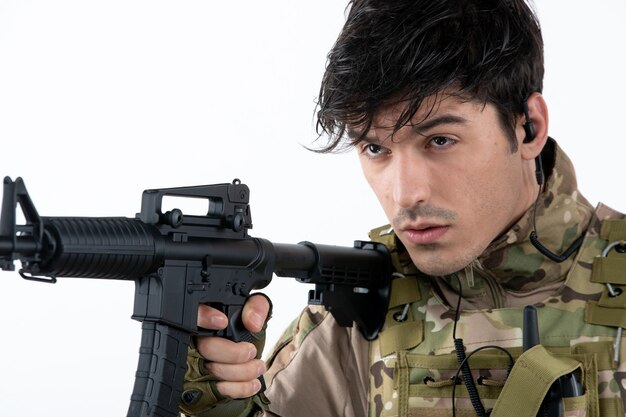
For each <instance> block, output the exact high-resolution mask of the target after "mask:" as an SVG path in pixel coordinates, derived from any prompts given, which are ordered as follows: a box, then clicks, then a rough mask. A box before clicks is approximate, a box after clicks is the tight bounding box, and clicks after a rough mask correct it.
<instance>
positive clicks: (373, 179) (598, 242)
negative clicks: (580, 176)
mask: <svg viewBox="0 0 626 417" xmlns="http://www.w3.org/2000/svg"><path fill="white" fill-rule="evenodd" d="M542 84H543V44H542V38H541V32H540V28H539V24H538V22H537V19H536V17H535V16H534V14H533V13H532V11H531V10H530V8H529V7H528V5H527V4H526V3H525V2H524V1H523V0H511V1H504V0H492V1H488V0H483V1H481V0H474V1H452V0H446V1H417V2H416V1H415V0H398V1H389V2H381V1H375V0H355V1H353V2H352V3H351V8H350V12H349V14H348V17H347V21H346V24H345V26H344V28H343V30H342V32H341V34H340V36H339V38H338V40H337V42H336V44H335V45H334V47H333V49H332V51H331V52H330V54H329V56H328V65H327V69H326V73H325V76H324V79H323V81H322V87H321V90H320V101H319V112H318V126H319V128H320V129H321V130H322V132H323V133H325V134H326V135H327V136H328V138H329V142H328V143H327V144H326V145H325V146H324V147H323V149H322V151H325V152H330V151H334V150H337V149H341V148H343V147H345V146H348V147H351V148H354V149H355V150H356V151H357V152H358V154H359V158H360V161H361V165H362V168H363V172H364V175H365V177H366V179H367V181H368V183H369V184H370V186H371V187H372V189H373V191H374V193H375V194H376V196H377V197H378V199H379V201H380V204H381V205H382V207H383V209H384V211H385V213H386V215H387V217H388V219H389V222H390V225H387V226H384V227H382V228H378V229H374V230H373V231H372V233H371V238H372V239H373V240H377V241H381V242H383V243H385V244H386V245H387V246H388V247H389V249H390V251H391V253H392V258H393V261H394V266H395V268H396V271H397V274H396V275H397V278H396V279H395V280H394V283H393V287H392V299H391V304H390V311H389V314H388V317H387V321H386V325H385V329H384V330H383V331H382V333H381V335H380V337H379V338H378V339H377V340H375V341H373V342H367V341H366V340H365V339H364V338H363V337H361V335H360V334H359V333H358V331H357V330H356V329H344V328H340V327H339V326H337V324H336V323H335V322H334V321H333V319H332V317H331V316H329V315H328V314H326V313H325V312H323V311H321V310H318V309H315V308H308V309H306V310H305V312H304V313H303V314H302V316H301V317H300V318H299V319H298V320H297V321H296V322H295V323H294V325H293V327H292V328H291V329H289V330H288V331H287V332H286V334H285V337H284V338H283V339H282V340H281V341H280V342H279V343H278V345H277V346H276V348H275V350H274V352H273V353H272V355H271V356H270V358H269V360H268V365H269V368H268V369H267V370H266V365H264V363H263V362H262V361H260V360H259V359H258V358H259V357H260V351H259V349H258V348H259V347H260V346H261V344H259V343H257V346H254V345H252V344H249V343H239V344H235V343H233V342H231V341H228V340H224V339H218V338H200V339H198V340H197V341H196V349H194V350H193V351H192V353H191V355H190V361H189V364H190V371H189V373H188V382H187V385H186V390H187V391H186V393H187V394H188V395H187V396H186V397H185V396H183V397H184V398H183V406H182V409H183V410H184V412H185V413H188V414H193V415H198V416H230V415H254V413H256V412H259V413H261V411H259V410H262V409H264V410H266V411H264V413H266V415H281V416H290V417H291V416H310V415H323V416H365V415H371V416H411V415H414V416H416V415H429V416H444V415H445V416H448V415H466V416H467V415H479V416H482V415H487V414H488V411H486V410H490V409H493V410H494V411H493V413H494V415H513V414H515V415H525V414H523V412H524V411H528V410H530V411H529V414H528V415H535V414H536V413H537V410H538V409H539V408H540V407H543V410H544V411H545V412H546V413H548V414H550V413H556V414H550V415H577V416H578V415H581V416H582V415H603V416H604V415H607V416H618V415H619V416H622V415H624V404H623V400H622V398H623V397H624V395H623V393H622V390H623V389H624V386H625V385H623V384H622V382H623V381H622V378H623V375H624V374H623V372H624V370H625V367H624V366H623V365H622V361H621V360H620V358H621V357H623V356H624V354H625V353H626V352H623V349H624V345H623V343H622V342H621V339H620V337H619V334H621V333H618V332H617V330H616V329H617V328H620V325H623V324H622V322H621V318H620V317H622V315H621V313H622V310H623V309H624V308H626V305H622V304H623V302H622V301H619V299H620V294H621V292H620V291H621V287H620V286H619V285H617V284H620V282H619V280H618V281H611V279H616V278H607V277H606V274H603V273H602V272H598V271H599V268H596V267H595V266H594V271H593V272H592V271H591V269H592V268H591V264H592V263H593V262H594V261H593V260H594V258H596V257H597V256H598V255H601V254H602V255H609V257H612V258H610V259H614V258H613V257H614V256H617V257H619V254H617V255H615V253H616V252H617V251H604V252H603V249H604V248H607V243H608V241H607V240H606V239H607V238H609V236H612V237H614V238H615V240H617V241H618V242H619V240H620V239H624V238H623V237H621V234H620V232H615V233H614V234H612V235H611V234H610V233H609V232H610V230H609V229H611V227H610V226H607V227H605V228H604V229H603V235H602V236H600V237H599V236H598V234H599V231H600V220H605V222H604V224H605V225H611V224H613V223H610V222H608V221H606V220H610V219H620V218H622V217H623V216H622V215H620V214H619V213H616V212H614V211H612V210H610V209H608V208H606V207H604V206H600V207H598V208H597V209H596V210H594V208H593V207H591V206H590V204H589V203H588V202H587V201H586V200H585V199H584V197H582V196H581V195H580V194H579V193H578V190H577V189H576V180H575V176H574V172H573V168H572V166H571V164H570V162H569V160H568V158H567V157H566V156H565V154H564V153H563V151H562V150H561V149H560V148H559V147H558V145H556V143H555V142H554V140H552V139H551V138H549V136H548V127H549V118H548V108H547V105H546V102H545V100H544V99H543V97H542V95H541V91H542ZM603 227H604V226H603ZM605 229H606V230H607V232H606V233H604V230H605ZM617 229H619V227H618V226H616V227H614V229H613V230H614V231H615V230H617ZM616 236H617V237H616ZM615 247H616V248H619V247H621V244H617V245H616V246H615ZM609 248H610V247H609ZM609 252H611V253H609ZM596 272H597V274H596ZM605 284H607V285H606V286H605ZM605 287H606V288H605ZM625 297H626V296H625ZM607 300H608V301H607ZM527 305H535V306H536V307H537V310H538V314H539V327H540V328H539V339H540V340H539V342H540V343H541V344H542V345H545V346H547V347H548V348H549V349H545V350H541V349H542V348H543V347H542V346H539V347H536V348H534V349H531V348H532V346H525V347H524V350H525V351H524V352H522V345H523V344H526V342H527V341H528V338H526V339H524V330H523V329H522V320H521V319H522V311H523V307H524V306H527ZM268 311H269V303H268V302H267V301H266V299H265V298H264V297H261V296H254V297H251V298H250V300H249V302H248V303H247V304H246V308H245V311H244V323H245V324H246V326H247V327H248V329H249V330H250V331H252V332H261V330H262V328H263V325H264V322H265V318H266V316H267V315H268ZM199 325H200V326H202V327H207V328H223V327H225V325H226V317H224V316H223V315H221V313H218V312H217V311H215V310H212V309H210V308H208V307H206V308H202V309H201V310H200V313H199ZM531 330H532V329H531ZM531 330H528V329H525V331H526V334H527V335H528V334H529V332H530V331H531ZM487 348H489V349H490V351H489V350H487ZM540 348H541V349H540ZM474 352H476V356H475V357H474V360H472V359H470V360H469V361H468V360H467V359H466V358H467V357H468V356H473V355H474ZM494 352H495V353H494ZM538 352H539V353H538ZM509 358H510V359H509ZM514 359H515V360H516V363H517V364H524V365H519V366H516V367H513V369H511V367H512V365H513V360H514ZM529 363H531V364H532V365H528V364H529ZM467 364H469V367H468V366H467ZM520 368H528V369H531V370H532V371H533V372H534V373H531V374H530V375H531V377H530V379H527V380H524V378H523V377H520V376H519V375H520V374H521V373H523V372H524V370H523V369H522V370H520ZM461 371H462V372H461ZM261 375H265V379H266V380H267V382H268V388H267V390H266V391H265V393H264V394H258V395H255V394H257V393H259V391H260V390H261V383H260V381H259V380H258V379H257V378H258V377H259V376H261ZM458 375H462V378H459V377H458ZM532 375H534V376H532ZM545 375H548V376H546V377H545V378H544V376H545ZM520 381H521V382H520ZM554 381H559V384H560V385H559V388H558V389H557V390H556V391H554V389H555V388H554V387H555V385H554V384H553V383H554ZM564 381H570V382H571V385H570V386H569V387H565V385H567V383H566V382H564ZM505 382H506V385H505ZM548 392H551V393H553V395H552V397H558V398H557V399H556V400H555V401H553V402H551V401H549V399H550V398H552V397H550V396H549V395H548V394H547V393H548ZM563 397H564V398H563ZM511 398H514V399H515V400H517V401H518V402H517V403H513V402H511V401H513V400H511ZM520 398H523V400H524V402H523V403H522V405H523V407H522V409H521V410H520V409H519V408H516V409H514V410H512V409H510V408H507V407H510V406H511V404H517V406H518V407H519V404H520V402H519V399H520ZM544 398H548V400H545V401H544ZM268 399H269V402H268V401H267V400H268ZM216 404H217V405H216ZM555 410H556V411H555ZM507 413H508V414H507Z"/></svg>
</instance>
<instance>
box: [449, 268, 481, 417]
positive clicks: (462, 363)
mask: <svg viewBox="0 0 626 417" xmlns="http://www.w3.org/2000/svg"><path fill="white" fill-rule="evenodd" d="M454 276H455V278H456V279H457V282H458V284H459V298H458V300H457V306H456V313H455V317H454V327H453V329H452V339H453V340H454V352H455V353H456V360H457V362H458V363H459V371H461V370H462V371H463V382H465V388H467V392H468V394H469V397H470V401H471V403H472V407H474V410H475V411H476V414H477V415H478V417H486V413H485V407H484V406H483V404H482V402H481V401H480V396H479V395H478V389H477V388H476V385H475V384H474V379H473V378H472V372H471V370H470V367H469V363H468V362H467V357H466V355H465V347H464V346H463V339H458V338H457V337H456V325H457V323H458V321H459V314H460V310H461V298H462V297H463V291H462V286H461V279H460V278H459V276H458V275H457V274H454ZM457 377H458V372H457V376H456V377H455V379H454V381H453V382H454V385H453V387H456V378H457ZM452 392H453V393H454V389H453V391H452ZM452 402H453V404H454V395H453V396H452ZM452 414H453V416H454V415H455V410H454V407H452Z"/></svg>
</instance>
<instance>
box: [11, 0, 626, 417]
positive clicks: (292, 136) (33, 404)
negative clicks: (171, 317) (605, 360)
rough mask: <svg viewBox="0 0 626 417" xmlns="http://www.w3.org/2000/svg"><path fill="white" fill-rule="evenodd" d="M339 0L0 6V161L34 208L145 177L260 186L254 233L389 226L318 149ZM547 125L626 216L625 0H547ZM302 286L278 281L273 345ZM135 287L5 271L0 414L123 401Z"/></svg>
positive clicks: (95, 206)
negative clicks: (34, 278) (49, 280)
mask: <svg viewBox="0 0 626 417" xmlns="http://www.w3.org/2000/svg"><path fill="white" fill-rule="evenodd" d="M344 7H345V3H344V1H338V0H316V1H308V2H304V1H299V2H295V1H288V0H270V1H264V2H259V1H252V0H242V1H238V2H226V1H223V2H218V1H206V0H205V1H179V2H174V1H169V2H166V1H160V0H150V1H139V0H123V1H122V0H107V1H101V0H93V1H79V0H75V1H70V0H57V1H54V2H50V1H44V0H0V146H1V148H0V154H1V155H2V156H1V158H2V159H1V162H0V175H3V176H4V175H9V176H11V177H16V176H22V177H23V178H24V179H25V180H26V185H27V187H28V190H29V191H30V194H31V197H32V199H33V201H34V202H35V205H36V207H37V209H38V211H39V213H40V214H41V215H43V216H126V217H133V216H134V214H135V213H136V212H137V211H139V208H140V198H141V192H142V191H143V190H144V189H146V188H160V187H174V186H187V185H199V184H212V183H221V182H229V181H231V180H232V179H233V178H235V177H236V178H241V180H242V181H243V182H244V183H246V184H248V186H249V187H250V188H251V191H252V193H251V194H252V197H251V205H252V214H253V221H254V229H253V230H252V231H251V234H252V235H253V236H256V237H264V238H267V239H270V240H271V241H273V242H283V243H297V242H299V241H301V240H310V241H313V242H319V243H329V244H337V245H351V244H352V241H353V240H354V239H366V238H367V236H366V231H367V230H369V228H370V227H373V226H377V225H380V224H383V223H384V222H385V219H384V216H383V214H382V211H381V210H380V209H379V207H378V205H377V203H376V201H375V199H374V197H373V195H372V194H371V192H370V191H369V190H368V189H367V185H366V184H365V182H364V180H363V179H362V178H361V175H360V172H359V167H358V163H357V161H356V157H355V155H353V154H344V155H317V154H314V153H312V152H309V151H307V150H305V149H304V148H303V147H302V145H308V144H311V142H312V141H313V140H314V139H315V137H316V135H315V132H314V110H315V98H316V95H317V92H318V88H319V82H320V80H321V76H322V73H323V69H324V64H325V57H326V53H327V52H328V50H329V49H330V48H331V46H332V43H333V42H334V40H335V38H336V35H337V33H338V32H339V30H340V28H341V26H342V24H343V19H344ZM537 7H538V11H539V16H540V20H541V22H542V25H543V28H544V35H545V43H546V48H545V53H546V80H545V90H544V93H545V97H546V100H547V101H548V104H549V106H550V110H551V135H552V136H554V137H555V138H557V140H559V142H560V143H561V145H562V146H563V148H564V149H565V150H566V151H567V152H568V153H569V155H570V156H571V158H572V159H573V160H574V162H575V164H576V166H577V171H578V175H579V183H580V186H581V189H582V190H583V192H584V194H585V195H586V196H587V197H588V199H589V200H590V201H591V202H592V203H594V204H595V203H596V202H598V201H600V200H602V201H604V202H606V203H608V204H609V205H611V206H613V207H615V208H618V209H621V210H626V193H625V192H624V188H625V187H624V186H623V181H622V180H623V174H622V169H621V168H622V165H623V161H624V160H625V159H626V147H625V145H624V141H626V135H625V134H624V128H623V126H624V118H625V116H626V115H625V113H626V106H624V104H623V102H624V99H625V97H626V83H625V81H624V74H626V48H625V46H624V42H625V39H626V26H625V25H624V24H623V21H624V18H625V17H626V1H625V0H613V1H609V0H604V1H600V2H593V6H591V3H590V2H589V1H582V0H576V1H567V2H566V1H546V0H540V2H539V5H538V6H537ZM307 290H308V288H307V286H304V285H302V284H297V283H295V282H294V281H293V280H290V279H285V278H275V279H274V281H273V282H272V284H271V286H270V287H269V288H268V289H267V292H268V293H269V294H270V296H271V297H272V298H273V300H274V303H275V314H274V316H275V317H274V319H273V321H272V323H271V324H272V326H271V331H270V334H269V344H272V343H273V342H274V341H275V340H276V338H277V337H278V335H279V333H280V332H281V330H282V329H283V328H284V327H285V326H286V325H287V323H288V322H289V321H290V320H291V319H292V318H293V317H294V316H295V315H296V314H297V312H298V311H299V310H300V309H301V308H302V307H303V305H304V304H305V302H306V292H307ZM133 292H134V284H133V283H132V282H121V281H98V280H81V279H60V280H59V283H57V284H56V285H54V286H51V285H46V284H38V283H33V282H27V281H24V280H22V279H21V278H20V277H19V276H18V275H17V274H16V273H9V272H4V273H0V329H1V331H2V333H1V334H0V415H1V416H2V417H12V416H18V415H19V416H43V415H47V416H81V417H82V416H85V415H88V416H91V417H96V416H107V417H110V416H122V415H126V410H127V407H128V400H129V396H130V393H131V390H132V384H133V381H134V372H135V369H136V361H137V350H138V346H139V337H140V323H138V322H135V321H133V320H131V319H130V315H131V313H132V303H133Z"/></svg>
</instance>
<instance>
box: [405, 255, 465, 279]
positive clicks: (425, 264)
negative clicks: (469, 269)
mask: <svg viewBox="0 0 626 417" xmlns="http://www.w3.org/2000/svg"><path fill="white" fill-rule="evenodd" d="M410 255H411V259H412V260H413V263H414V264H415V266H416V267H417V269H419V270H420V271H421V272H423V273H424V274H426V275H431V276H444V275H450V274H453V273H455V272H457V271H460V270H461V269H463V268H465V267H466V266H467V265H469V264H470V263H471V262H472V260H473V259H475V257H461V256H458V255H457V256H454V257H451V258H450V257H444V256H432V255H434V254H432V253H431V254H430V255H431V256H428V257H424V256H423V254H420V255H422V256H416V255H412V254H410Z"/></svg>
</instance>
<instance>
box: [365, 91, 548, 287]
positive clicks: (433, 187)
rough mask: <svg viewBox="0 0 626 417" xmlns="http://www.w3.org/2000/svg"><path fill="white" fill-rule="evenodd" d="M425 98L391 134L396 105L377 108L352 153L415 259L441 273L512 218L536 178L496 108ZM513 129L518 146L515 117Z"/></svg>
mask: <svg viewBox="0 0 626 417" xmlns="http://www.w3.org/2000/svg"><path fill="white" fill-rule="evenodd" d="M433 100H434V99H433ZM432 104H433V101H430V102H426V103H424V105H423V106H422V107H423V108H422V109H420V110H419V111H418V113H417V114H416V115H415V117H414V119H413V123H411V124H407V125H405V126H404V127H402V128H401V129H400V130H399V131H398V132H396V133H395V134H394V135H393V136H391V133H392V131H393V129H392V126H393V124H394V122H395V120H396V119H397V117H398V115H399V112H400V110H401V109H402V107H401V106H399V105H398V106H394V107H390V108H387V109H384V110H382V111H381V112H380V113H379V114H378V115H377V117H376V119H375V121H374V124H373V127H372V129H371V130H370V131H369V132H368V135H367V141H366V142H363V143H359V144H358V145H357V152H358V153H359V158H360V161H361V166H362V168H363V172H364V174H365V177H366V179H367V181H368V182H369V184H370V186H371V187H372V189H373V190H374V192H375V194H376V196H377V197H378V199H379V201H380V203H381V205H382V207H383V209H384V211H385V213H386V215H387V217H388V218H389V221H390V222H391V224H392V226H393V229H394V230H395V232H396V234H397V236H398V238H399V239H400V240H401V241H402V243H403V244H404V245H405V246H406V248H407V250H408V252H409V254H410V256H411V259H412V260H413V262H414V263H415V265H416V266H417V267H418V268H419V269H420V270H421V271H423V272H425V273H427V274H430V275H445V274H449V273H452V272H455V271H458V270H460V269H462V268H464V267H465V266H466V265H468V264H469V263H470V262H472V261H473V260H474V259H475V258H476V257H478V256H479V255H480V254H481V253H482V252H483V250H484V249H485V248H486V247H487V246H488V245H489V243H490V242H491V241H493V240H494V239H495V238H496V237H498V235H500V234H501V233H503V232H504V231H506V230H507V229H508V228H509V227H510V226H511V225H513V224H514V223H515V222H516V221H517V220H518V219H519V218H520V217H521V215H522V214H523V213H524V212H525V211H526V210H528V209H529V208H530V207H531V206H532V204H533V202H534V200H535V198H536V196H537V191H538V185H537V183H536V180H535V177H534V163H533V160H532V159H531V158H529V157H528V156H523V153H522V152H519V151H518V152H514V153H513V152H511V147H510V143H509V141H508V138H507V137H506V134H505V133H504V131H503V129H502V127H501V124H500V123H499V120H498V116H497V113H496V110H495V107H493V106H492V105H490V104H488V105H486V106H484V105H482V104H481V103H475V102H467V101H463V100H461V99H459V98H456V97H447V98H445V99H443V100H441V101H440V102H439V103H438V104H437V105H436V106H435V107H434V108H433V107H432ZM431 109H432V111H431ZM516 133H517V134H518V136H519V138H518V143H519V144H520V146H521V141H522V139H523V129H522V128H521V124H520V126H518V129H517V132H516Z"/></svg>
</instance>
